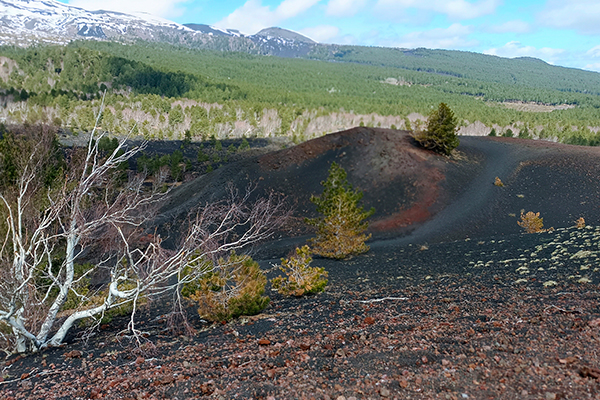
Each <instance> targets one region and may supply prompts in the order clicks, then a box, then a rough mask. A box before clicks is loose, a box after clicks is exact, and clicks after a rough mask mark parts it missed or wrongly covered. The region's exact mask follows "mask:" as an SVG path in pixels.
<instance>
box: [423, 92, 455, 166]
mask: <svg viewBox="0 0 600 400" xmlns="http://www.w3.org/2000/svg"><path fill="white" fill-rule="evenodd" d="M413 137H414V139H415V140H416V141H417V142H419V144H420V145H421V146H423V147H425V148H426V149H430V150H433V151H436V152H438V153H441V154H445V155H450V154H451V153H452V150H454V149H455V148H456V147H458V144H459V140H458V136H457V135H456V117H455V116H454V112H453V111H452V110H451V109H450V107H448V106H447V105H446V103H440V105H439V106H438V108H437V109H434V110H433V111H431V113H430V114H429V116H428V117H427V128H426V129H425V131H423V132H415V133H414V134H413Z"/></svg>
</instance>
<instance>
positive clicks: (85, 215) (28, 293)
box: [0, 116, 287, 352]
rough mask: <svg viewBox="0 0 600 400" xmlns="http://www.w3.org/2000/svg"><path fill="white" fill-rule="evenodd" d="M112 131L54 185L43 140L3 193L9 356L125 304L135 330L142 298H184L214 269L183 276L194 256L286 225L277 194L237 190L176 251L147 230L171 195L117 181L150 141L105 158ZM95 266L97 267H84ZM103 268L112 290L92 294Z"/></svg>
mask: <svg viewBox="0 0 600 400" xmlns="http://www.w3.org/2000/svg"><path fill="white" fill-rule="evenodd" d="M98 120H99V116H98V118H97V122H98ZM97 125H98V124H97V123H96V126H97ZM103 135H104V133H102V132H99V131H98V130H97V129H96V128H94V130H93V132H92V134H91V136H90V139H89V142H88V145H87V149H85V150H84V151H81V152H79V151H77V150H74V151H72V152H71V153H69V158H70V159H69V162H68V164H69V168H68V173H66V174H65V176H64V177H63V180H62V181H61V183H60V184H58V185H57V184H54V185H53V186H52V187H53V188H52V189H48V188H47V187H46V188H45V187H44V185H43V184H41V181H40V176H39V175H40V170H41V168H42V167H43V164H44V162H45V160H47V157H46V156H45V154H46V153H47V149H48V143H47V141H39V142H38V143H37V144H36V145H34V146H33V147H32V150H31V152H30V154H28V155H26V156H23V162H22V166H21V168H20V174H19V176H18V179H17V184H16V186H15V188H14V192H13V193H8V192H7V193H0V201H1V202H0V205H3V206H4V209H5V213H4V215H6V237H5V239H4V242H3V244H2V247H1V248H0V328H2V326H1V325H2V324H4V326H5V328H6V327H9V328H10V330H11V331H12V333H8V332H7V329H4V333H3V334H2V335H3V336H0V339H1V338H2V337H3V338H4V339H5V340H7V341H8V342H9V345H8V347H9V348H8V350H5V351H10V352H24V351H27V350H38V349H41V348H45V347H49V346H56V345H59V344H61V343H62V342H63V340H64V338H65V335H66V334H67V332H68V331H69V329H71V328H72V327H73V324H74V323H75V322H77V321H79V320H82V319H86V318H87V319H90V318H91V319H98V318H100V317H101V316H102V315H103V314H104V313H105V312H106V311H108V310H110V309H111V308H115V307H119V306H122V305H124V304H126V303H130V304H132V310H133V311H132V319H131V323H130V329H132V330H134V326H133V313H134V312H135V310H136V308H137V305H138V302H139V300H140V298H141V297H143V296H158V295H161V294H164V293H167V292H174V293H175V295H176V296H179V290H178V289H179V288H180V285H182V284H183V283H185V282H186V281H187V280H190V279H195V278H197V277H198V274H202V273H205V272H206V271H200V270H199V271H196V272H194V271H192V273H189V272H188V273H187V274H186V275H185V276H184V275H183V274H182V271H183V270H184V268H185V267H186V266H187V265H190V264H194V263H193V261H194V260H195V259H202V258H214V257H216V256H218V255H219V254H223V253H225V252H228V251H231V250H235V249H241V248H243V247H245V246H247V245H249V244H252V243H256V242H257V241H259V240H263V239H265V238H266V237H268V236H270V235H271V234H273V232H274V231H275V230H276V229H278V228H279V227H280V226H281V225H282V224H283V222H284V220H285V217H286V215H287V214H286V211H285V209H284V207H283V203H282V202H280V201H278V199H277V198H276V197H275V196H269V197H267V198H265V199H262V200H258V201H257V202H253V203H251V202H250V194H249V192H247V193H246V194H245V195H244V196H242V197H239V196H237V195H236V193H235V191H234V190H232V191H230V193H231V197H230V198H228V199H224V200H222V201H218V202H214V203H212V204H206V205H204V207H202V208H200V209H198V210H197V211H196V212H195V213H194V214H193V216H192V217H191V218H190V219H189V228H188V229H187V231H186V233H185V234H183V235H181V240H180V243H179V246H178V247H177V248H176V249H175V250H167V249H165V248H163V246H162V245H161V238H160V237H159V236H158V235H154V234H147V233H145V232H144V229H147V226H146V223H147V222H148V221H149V220H150V219H151V218H153V216H154V215H155V213H154V211H155V210H156V206H157V205H158V202H159V201H160V200H161V199H162V198H163V197H164V194H163V193H160V192H159V191H156V190H150V189H147V188H146V187H145V186H144V177H143V176H129V179H128V180H127V182H126V183H115V177H116V176H118V174H119V173H122V172H120V171H119V166H120V165H121V164H122V163H124V162H127V161H128V160H130V159H131V158H132V157H133V156H135V155H136V154H137V153H138V152H140V151H142V150H143V149H144V148H145V147H146V143H142V144H140V145H138V146H135V147H131V148H128V147H127V146H126V140H125V139H123V140H120V141H119V143H118V146H117V148H116V149H115V150H114V151H113V152H112V153H111V154H108V155H105V154H103V152H102V151H101V150H100V149H99V148H98V143H99V140H100V139H101V138H102V137H103ZM155 186H160V185H155ZM41 190H43V193H44V196H40V195H39V193H40V191H41ZM90 252H92V253H94V256H90ZM84 256H85V257H84ZM89 260H97V261H95V262H93V263H91V264H89V263H88V264H86V266H85V267H81V265H79V263H82V262H83V261H87V262H89ZM104 270H105V271H109V273H110V279H109V282H108V284H107V285H105V286H103V287H101V288H98V289H96V290H92V288H90V285H89V279H90V277H92V276H94V275H96V274H98V273H99V272H101V271H104ZM175 278H177V279H175ZM174 281H176V283H173V282H174ZM2 331H3V330H2V329H0V332H2Z"/></svg>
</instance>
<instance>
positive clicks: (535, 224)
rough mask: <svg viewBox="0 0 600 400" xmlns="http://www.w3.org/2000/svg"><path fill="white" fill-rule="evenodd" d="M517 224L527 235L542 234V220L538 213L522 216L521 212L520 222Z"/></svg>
mask: <svg viewBox="0 0 600 400" xmlns="http://www.w3.org/2000/svg"><path fill="white" fill-rule="evenodd" d="M517 224H519V226H520V227H522V228H523V229H525V232H527V233H538V232H544V218H540V213H539V212H538V213H534V212H533V211H529V212H528V213H527V214H523V211H521V220H520V221H517Z"/></svg>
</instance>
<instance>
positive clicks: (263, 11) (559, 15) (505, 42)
mask: <svg viewBox="0 0 600 400" xmlns="http://www.w3.org/2000/svg"><path fill="white" fill-rule="evenodd" d="M61 1H62V2H64V3H68V4H71V5H74V6H78V7H82V8H86V9H88V10H98V9H104V10H114V11H122V12H133V11H145V12H148V13H150V14H153V15H156V16H160V17H163V18H167V19H170V20H172V21H175V22H178V23H181V24H184V23H200V24H208V25H213V26H217V27H221V28H230V29H238V30H239V31H241V32H242V33H247V34H254V33H256V32H258V31H259V30H261V29H263V28H267V27H272V26H278V27H281V28H285V29H290V30H293V31H296V32H300V33H302V34H304V35H306V36H308V37H310V38H312V39H314V40H316V41H318V42H321V43H337V44H353V45H364V46H383V47H401V48H416V47H426V48H431V49H448V50H463V51H473V52H477V53H484V54H492V55H497V56H501V57H510V58H512V57H523V56H528V57H535V58H540V59H542V60H544V61H546V62H548V63H550V64H554V65H561V66H565V67H573V68H581V69H587V70H591V71H597V72H600V1H598V0H520V1H515V0H504V1H502V0H247V1H243V0H242V1H238V0H219V1H214V0H61Z"/></svg>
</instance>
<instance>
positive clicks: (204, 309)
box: [181, 252, 269, 321]
mask: <svg viewBox="0 0 600 400" xmlns="http://www.w3.org/2000/svg"><path fill="white" fill-rule="evenodd" d="M184 276H197V278H196V279H193V280H192V281H190V282H188V283H185V284H184V285H183V288H182V291H181V293H182V295H183V296H184V297H186V298H189V299H190V300H192V301H193V302H194V303H196V304H197V305H198V314H200V316H201V317H202V318H204V319H206V320H209V321H228V320H230V319H232V318H236V317H239V316H240V315H255V314H258V313H260V312H261V311H262V310H264V309H265V307H267V305H268V304H269V298H268V297H266V296H263V294H264V292H265V284H266V283H267V278H266V277H265V275H264V273H263V272H262V271H261V269H260V267H259V265H258V263H257V262H256V261H254V260H252V258H250V257H249V256H245V255H241V256H238V255H236V254H235V253H234V252H232V253H231V254H230V255H229V257H227V259H224V258H220V259H219V260H218V263H217V264H214V263H213V262H212V261H209V260H205V259H200V260H199V261H196V262H192V263H190V264H189V265H188V267H187V268H186V271H185V272H184Z"/></svg>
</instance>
